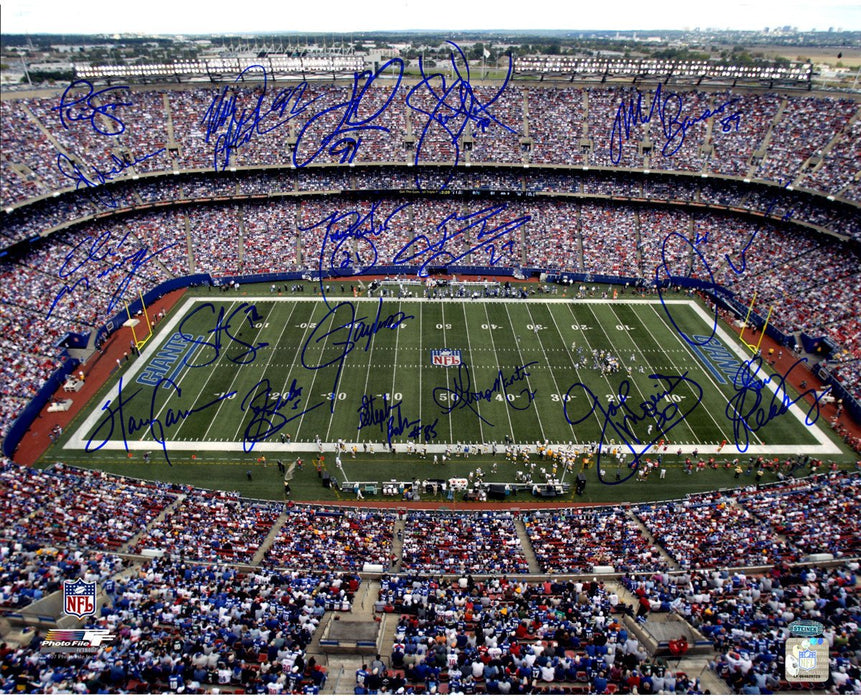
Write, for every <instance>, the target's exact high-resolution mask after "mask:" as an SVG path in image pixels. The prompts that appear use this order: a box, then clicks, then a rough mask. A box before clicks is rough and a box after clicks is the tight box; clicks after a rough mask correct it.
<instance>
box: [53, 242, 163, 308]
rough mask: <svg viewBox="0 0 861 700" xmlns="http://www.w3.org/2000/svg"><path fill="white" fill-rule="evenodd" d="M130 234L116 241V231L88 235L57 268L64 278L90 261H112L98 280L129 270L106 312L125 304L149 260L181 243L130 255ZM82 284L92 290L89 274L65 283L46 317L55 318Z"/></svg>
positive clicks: (142, 250) (141, 249) (102, 271)
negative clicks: (79, 257)
mask: <svg viewBox="0 0 861 700" xmlns="http://www.w3.org/2000/svg"><path fill="white" fill-rule="evenodd" d="M130 235H131V234H130V233H126V234H125V235H124V236H123V237H122V238H121V239H120V240H119V241H118V242H116V243H114V241H112V240H111V238H112V236H113V234H112V233H111V232H110V231H105V232H104V233H102V234H100V235H99V236H96V237H93V236H85V237H84V238H83V239H81V241H80V242H79V243H77V244H76V245H75V246H74V247H73V248H72V249H71V250H70V251H69V252H68V253H66V256H65V257H64V258H63V262H62V264H61V265H60V268H59V270H58V271H57V275H58V276H59V277H60V279H63V280H66V279H69V278H70V277H71V276H72V275H73V274H75V273H77V272H78V271H79V270H80V269H81V268H82V267H84V266H85V265H87V264H88V263H94V264H99V263H110V266H109V267H106V268H105V269H103V270H100V271H99V272H98V273H97V274H96V277H95V279H102V278H103V277H107V276H108V275H110V274H111V273H112V272H114V271H116V270H123V271H125V275H124V276H123V277H122V278H121V279H120V281H119V283H118V284H117V287H116V289H115V290H114V293H113V294H112V295H111V298H110V301H109V302H108V306H107V309H106V311H107V313H110V312H111V311H113V310H114V309H115V308H116V306H117V304H119V303H121V301H122V298H123V295H124V294H125V293H126V290H127V289H128V288H129V285H130V284H131V283H132V279H133V278H134V276H135V275H136V274H137V273H138V270H140V269H141V268H142V267H143V266H144V265H146V263H148V262H149V261H150V260H152V259H153V258H155V257H157V256H159V255H161V254H162V253H163V252H165V251H166V250H170V249H171V248H173V247H174V246H177V245H179V244H178V243H170V244H168V245H166V246H163V247H161V248H159V249H158V250H156V251H153V252H152V253H149V254H147V253H148V250H149V249H148V248H146V247H143V248H139V249H137V250H135V251H134V252H132V253H128V254H126V253H125V251H124V250H121V249H122V248H123V246H124V245H125V243H126V241H127V240H130V239H129V236H130ZM87 243H89V246H87ZM79 253H83V259H82V260H80V261H77V262H75V257H76V256H77V255H78V254H79ZM127 266H129V267H127ZM78 286H83V288H84V289H85V290H89V288H90V278H89V276H88V275H81V276H80V277H79V278H78V279H76V280H75V281H74V282H73V283H72V284H68V283H66V284H64V285H63V286H62V288H61V289H60V291H59V292H57V295H56V296H55V297H54V301H53V302H51V308H50V309H48V314H47V315H46V316H45V318H51V315H52V314H53V313H54V309H55V308H56V307H57V304H58V303H59V302H60V301H61V300H62V299H63V298H64V297H65V296H66V295H67V294H71V293H72V292H73V291H74V290H75V289H76V288H77V287H78Z"/></svg>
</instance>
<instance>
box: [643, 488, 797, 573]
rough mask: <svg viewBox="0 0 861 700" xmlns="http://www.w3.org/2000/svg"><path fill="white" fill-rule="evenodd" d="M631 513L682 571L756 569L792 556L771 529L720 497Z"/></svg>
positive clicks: (788, 546)
mask: <svg viewBox="0 0 861 700" xmlns="http://www.w3.org/2000/svg"><path fill="white" fill-rule="evenodd" d="M634 513H635V514H636V515H637V517H638V518H639V519H640V520H641V521H642V522H643V523H644V524H645V525H646V527H647V528H648V530H649V532H650V533H651V535H652V536H653V537H654V539H655V542H657V543H658V544H660V545H661V546H662V547H663V548H664V549H666V550H667V552H668V553H669V555H670V556H671V557H673V559H674V560H675V561H676V563H677V564H678V566H679V567H680V568H682V569H692V568H707V567H726V566H761V565H764V564H771V563H778V562H783V561H787V562H791V561H794V560H795V559H796V556H797V555H796V552H795V550H794V548H793V547H792V545H791V544H790V543H788V542H786V541H785V540H783V539H782V538H780V537H777V536H776V533H775V532H774V530H773V529H772V527H771V526H770V525H768V524H767V523H763V522H762V521H761V520H760V519H759V518H757V517H755V516H753V515H752V514H751V513H749V512H748V511H746V510H744V509H743V508H740V507H739V506H738V505H737V504H736V503H735V502H734V501H733V500H732V499H730V498H727V497H725V496H722V495H720V494H716V495H712V494H708V495H702V496H692V497H691V498H688V499H685V500H684V501H681V502H678V501H670V502H667V503H654V504H643V505H639V506H636V507H635V508H634Z"/></svg>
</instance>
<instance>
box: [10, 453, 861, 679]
mask: <svg viewBox="0 0 861 700" xmlns="http://www.w3.org/2000/svg"><path fill="white" fill-rule="evenodd" d="M859 490H861V479H859V477H858V475H857V474H842V473H838V472H832V473H828V474H822V475H819V476H814V477H809V478H807V479H800V480H795V479H785V480H783V481H781V482H778V483H775V484H772V485H769V486H766V487H760V488H754V487H748V488H743V489H739V490H737V491H735V492H727V493H723V494H712V495H701V496H695V497H689V498H687V499H684V500H682V501H676V502H665V503H654V504H641V505H639V506H636V507H635V508H634V509H633V512H634V514H635V515H636V517H637V518H639V519H640V521H642V522H643V523H644V524H645V525H646V526H647V527H648V528H649V530H650V531H651V533H652V534H653V536H654V537H655V540H656V542H658V543H659V544H661V545H662V546H663V547H664V548H665V549H666V550H667V551H668V552H669V554H670V555H671V556H672V557H673V558H674V560H675V561H674V562H671V563H670V567H669V568H670V569H671V572H668V571H667V570H666V569H667V568H668V567H667V563H666V562H664V560H663V559H662V558H661V555H660V553H659V552H658V550H657V549H656V548H655V547H654V546H653V545H650V544H649V542H648V541H647V540H646V538H645V537H644V536H643V535H642V534H641V533H640V532H639V530H638V525H637V523H636V522H635V521H634V520H632V519H631V517H630V516H629V514H628V513H627V512H626V511H625V510H624V509H622V508H621V507H616V508H583V509H564V510H559V511H535V512H524V513H520V514H519V515H518V516H517V517H519V518H520V519H521V520H522V523H523V525H524V527H525V530H526V533H527V536H528V537H529V540H530V543H531V547H532V549H533V551H534V552H535V554H536V557H537V560H538V563H539V565H540V566H541V568H542V570H543V571H544V572H545V573H547V574H550V575H553V574H555V573H584V572H586V571H588V570H589V569H590V567H592V566H604V565H608V564H612V565H613V566H614V567H615V568H616V570H617V571H619V572H624V573H623V576H622V578H621V583H622V584H623V585H624V586H625V587H627V588H628V590H629V591H630V592H631V593H632V594H633V595H634V597H635V598H636V599H637V600H638V603H637V605H636V606H632V605H630V604H628V602H627V600H628V598H627V597H626V596H624V595H621V593H620V592H619V591H618V590H617V589H616V587H615V585H616V584H614V583H613V582H605V581H598V580H597V579H594V578H593V579H592V580H584V581H575V580H567V581H557V580H555V579H548V580H544V581H538V582H525V581H520V580H518V579H517V578H512V577H516V576H517V575H518V574H521V573H526V572H527V571H528V567H527V565H526V558H525V555H524V553H523V550H522V548H521V544H520V540H519V538H518V536H517V531H516V528H515V520H514V516H513V515H512V514H511V513H508V512H504V511H491V512H488V511H464V512H460V513H453V512H430V511H415V512H414V511H410V512H408V513H406V514H403V513H402V514H400V516H397V515H396V513H395V512H394V511H379V510H370V509H351V508H337V507H329V508H322V507H311V506H297V505H293V504H288V505H287V506H286V508H285V507H284V505H283V504H280V503H267V502H260V501H248V500H242V499H239V498H237V497H235V496H234V495H231V494H227V493H220V492H209V491H203V490H200V489H196V488H193V487H188V486H171V485H167V484H162V483H158V482H146V481H139V480H135V479H130V478H125V477H117V476H113V475H110V474H104V473H100V472H90V471H85V470H81V469H78V468H75V467H71V466H67V465H62V464H56V465H54V466H53V467H51V468H50V469H47V470H36V469H30V468H25V467H21V466H18V465H15V464H13V463H10V462H8V461H4V462H3V464H2V471H0V503H2V520H3V523H4V525H3V528H2V530H0V606H3V607H4V608H7V609H13V610H20V609H21V608H23V607H24V606H26V605H28V604H30V603H31V602H34V601H38V600H40V599H42V598H44V597H45V596H47V595H50V594H51V593H54V592H55V591H57V590H58V589H59V586H60V584H61V582H62V581H63V580H67V579H74V578H78V577H80V578H82V579H84V580H85V581H88V582H98V583H99V584H100V585H101V588H102V592H103V593H104V594H105V595H106V599H105V601H104V603H103V606H102V608H101V611H100V615H99V616H98V617H97V618H95V619H93V620H90V621H89V622H88V623H87V626H88V627H95V628H98V629H104V630H106V631H108V632H110V633H111V634H113V635H115V639H116V641H115V642H113V643H112V644H110V645H105V646H104V647H103V648H101V649H100V650H99V652H98V653H97V654H94V655H80V656H74V657H65V658H64V659H63V660H62V661H54V662H51V663H48V661H47V657H46V656H44V655H41V654H39V653H38V649H39V646H40V644H41V642H42V641H43V638H42V637H41V636H40V635H38V634H37V636H36V637H35V638H34V639H33V641H32V642H31V643H30V644H29V645H28V646H24V647H22V648H20V649H13V648H11V647H7V646H4V647H2V653H0V689H2V690H3V691H4V692H8V691H12V690H17V691H25V692H26V691H39V692H63V691H70V692H98V691H100V690H102V691H104V690H108V691H133V692H158V691H165V690H170V691H178V690H185V691H189V692H196V691H200V690H205V689H211V688H213V687H217V688H220V689H222V690H229V689H234V688H235V689H241V690H243V691H245V692H263V693H273V692H282V691H284V692H304V693H316V692H319V691H320V690H321V689H322V687H323V685H324V683H325V680H326V669H325V668H322V667H321V666H320V665H319V664H318V663H317V662H316V660H314V659H313V658H310V657H309V656H308V654H307V651H306V647H307V646H308V644H309V643H310V641H311V639H312V637H313V635H314V633H315V631H316V629H317V627H318V626H319V624H320V620H321V619H322V617H323V615H324V613H326V612H327V611H331V612H332V613H333V614H338V613H342V612H344V611H349V610H350V609H351V607H352V603H353V598H354V596H355V594H356V591H357V590H358V587H359V583H360V579H359V578H358V575H357V572H358V571H360V570H361V569H362V567H363V566H364V564H366V563H371V564H381V565H382V567H383V569H384V571H385V570H389V569H390V565H392V566H400V567H401V568H402V570H403V571H404V573H403V574H387V575H385V576H384V577H383V579H382V581H381V584H380V593H379V606H380V610H381V611H384V612H389V613H394V614H396V615H397V616H398V620H399V621H398V624H397V628H396V631H395V637H394V641H393V643H392V647H391V650H390V653H389V659H390V666H389V667H386V665H385V664H382V663H381V664H377V665H374V666H372V668H371V669H369V670H367V671H365V670H364V669H363V671H362V672H360V673H359V674H357V692H373V691H388V692H396V691H398V690H399V689H403V690H404V691H406V690H407V689H408V688H409V689H410V690H411V691H414V692H446V691H448V692H464V693H473V692H487V693H497V692H499V693H503V694H508V693H514V692H549V691H560V690H563V689H566V688H567V689H569V690H570V689H577V690H578V691H579V692H594V693H598V694H602V693H605V692H607V693H611V694H612V693H617V692H637V693H639V694H651V693H660V692H669V693H675V694H679V693H682V694H684V693H697V692H701V688H700V686H699V684H698V681H697V679H694V678H688V677H687V676H685V675H682V674H675V673H671V672H670V671H668V670H667V669H666V668H665V666H664V665H663V664H662V663H661V662H656V660H655V659H654V658H653V657H652V656H650V655H649V654H647V652H646V650H645V649H644V648H643V647H642V646H641V644H640V643H639V642H638V640H637V639H636V638H635V637H633V636H629V634H628V631H627V626H626V625H622V624H621V618H622V616H623V615H627V616H628V621H629V622H630V621H631V620H632V619H634V618H637V619H638V620H639V621H640V622H641V623H642V622H645V621H646V620H647V619H648V617H649V615H651V614H652V613H657V612H664V613H669V612H673V613H677V614H678V615H680V616H682V617H683V618H684V619H685V620H686V621H687V622H688V623H690V625H691V626H692V627H693V628H694V629H696V630H697V631H699V632H700V633H702V635H704V636H705V637H706V638H707V639H708V640H710V641H711V642H712V643H713V644H714V648H715V651H716V654H717V655H716V656H715V657H714V660H713V662H712V664H711V667H712V669H713V670H714V671H715V673H717V674H718V675H719V676H720V677H722V678H723V679H724V680H725V681H726V682H727V683H728V685H729V686H730V687H731V688H732V689H733V690H735V691H737V692H744V693H747V692H756V690H758V691H759V692H769V691H776V690H780V689H784V686H785V684H786V681H784V680H781V679H782V678H783V676H782V673H781V670H782V669H783V667H784V656H785V649H784V642H785V640H786V639H787V638H788V637H789V636H791V635H790V633H789V630H788V626H789V623H791V622H793V621H797V620H805V621H815V622H821V623H822V624H823V626H824V632H823V636H824V637H825V638H826V640H827V641H828V643H829V645H830V647H831V649H832V654H831V658H830V663H831V674H830V678H829V681H828V683H827V684H826V686H825V687H826V688H827V689H829V690H831V691H833V692H848V693H858V692H859V691H861V677H859V675H858V668H859V664H858V656H857V655H858V653H859V649H861V634H859V628H858V624H857V621H858V615H859V614H861V608H859V599H858V593H857V590H858V579H857V575H858V564H857V562H852V561H851V560H850V561H849V562H844V563H841V564H839V565H838V566H837V567H836V568H817V567H813V566H811V565H799V564H793V567H792V568H790V567H789V566H788V565H789V564H790V563H793V562H795V561H796V560H799V559H800V558H801V557H802V556H806V555H810V554H817V553H828V554H831V555H833V556H834V557H835V558H845V557H849V558H852V557H855V558H857V557H858V556H859V553H861V539H859V536H858V532H857V528H858V522H859V521H861V518H859V514H861V513H859V505H858V504H859V498H858V497H859V493H860V491H859ZM279 516H283V518H282V519H281V522H280V530H279V532H278V533H277V535H276V537H275V540H274V543H273V545H272V547H271V549H270V550H269V552H268V554H267V558H266V559H265V560H264V566H265V567H266V568H250V569H248V568H246V569H244V570H240V569H237V568H233V567H232V566H231V563H233V562H235V563H243V564H247V563H250V562H251V560H252V558H253V557H254V555H255V554H256V553H257V552H258V550H259V547H260V545H261V544H262V542H263V540H264V539H265V538H266V535H267V534H269V533H270V532H271V531H272V528H273V526H274V525H275V524H276V521H277V520H278V518H279ZM396 517H402V518H403V535H402V537H403V559H402V561H401V562H398V561H396V560H391V551H392V549H393V547H392V545H393V534H392V533H393V532H395V531H397V529H398V528H397V527H396ZM132 542H133V543H134V546H133V547H132V548H131V551H133V552H140V551H143V550H144V549H152V548H155V549H162V550H164V554H163V555H161V556H158V557H156V558H154V559H149V560H146V561H145V562H144V563H143V564H140V563H138V564H137V565H134V562H132V561H128V560H124V558H123V555H122V554H121V552H124V551H125V550H126V548H127V545H128V544H130V543H132ZM214 562H219V563H217V564H216V563H214ZM676 565H677V566H676ZM763 565H764V566H769V567H771V569H770V570H768V571H767V572H765V573H757V574H751V573H747V574H745V573H742V572H740V571H737V570H736V571H732V572H730V571H728V569H730V568H732V567H736V566H743V567H748V566H763ZM342 571H344V572H353V573H343V574H342V573H338V572H342ZM310 572H314V573H310ZM646 572H648V573H646ZM479 573H481V574H490V576H489V577H487V578H486V579H484V580H480V581H479V580H476V579H474V578H473V574H479ZM444 574H448V575H453V577H446V578H443V576H442V575H444ZM109 580H110V581H111V585H110V586H107V585H106V584H107V582H108V581H109ZM386 651H389V650H386ZM786 687H789V686H786ZM755 689H756V690H755Z"/></svg>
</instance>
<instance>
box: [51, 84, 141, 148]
mask: <svg viewBox="0 0 861 700" xmlns="http://www.w3.org/2000/svg"><path fill="white" fill-rule="evenodd" d="M81 88H85V89H86V90H87V92H85V93H81V94H70V93H77V91H78V89H81ZM128 89H129V88H128V85H116V86H113V87H107V88H102V89H101V90H97V91H96V92H93V84H92V83H91V82H90V81H89V80H75V81H74V82H73V83H71V84H70V85H69V86H68V87H67V88H66V89H65V90H64V91H63V95H62V97H61V98H60V104H59V105H57V106H56V107H52V108H51V109H52V110H53V111H57V112H59V113H60V123H61V124H62V125H63V128H64V129H68V128H70V127H69V122H81V121H84V122H90V125H91V126H92V127H93V131H96V132H97V133H99V134H102V135H103V136H119V135H120V134H121V133H123V132H124V131H125V130H126V125H125V124H123V122H122V120H121V119H120V118H119V117H118V116H116V115H115V114H114V112H115V111H116V110H117V109H118V108H119V107H131V106H132V103H131V102H107V101H105V98H106V97H107V95H108V93H109V92H113V91H115V90H128ZM97 97H98V98H99V100H98V101H94V100H95V98H97ZM99 101H103V102H104V103H103V104H99V103H98V102H99ZM97 115H101V116H102V117H104V119H105V120H106V121H107V122H108V123H109V126H108V127H107V129H103V128H102V127H101V126H100V125H99V122H98V121H97V120H96V116H97Z"/></svg>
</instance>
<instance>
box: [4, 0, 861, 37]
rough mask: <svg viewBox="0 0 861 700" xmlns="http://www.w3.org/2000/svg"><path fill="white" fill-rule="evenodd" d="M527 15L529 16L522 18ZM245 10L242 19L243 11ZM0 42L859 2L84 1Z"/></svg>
mask: <svg viewBox="0 0 861 700" xmlns="http://www.w3.org/2000/svg"><path fill="white" fill-rule="evenodd" d="M527 7H528V14H526V13H525V10H526V8H527ZM243 10H244V11H243ZM0 12H2V26H3V33H4V34H21V33H29V34H113V33H117V34H127V33H138V34H168V35H174V34H253V33H273V32H308V33H318V32H324V33H325V32H329V33H351V32H355V33H361V32H371V31H415V30H418V31H469V30H482V29H484V30H500V31H518V30H521V31H529V30H548V29H550V30H552V29H557V30H560V31H562V30H572V31H588V30H609V31H613V30H617V31H633V30H636V31H644V32H645V31H657V30H683V29H694V28H700V29H702V30H705V29H714V30H739V31H761V30H762V29H764V28H765V27H770V28H774V27H784V26H790V27H797V28H798V29H799V30H800V31H810V30H813V29H816V30H818V31H827V30H829V29H833V30H844V31H858V30H861V4H859V3H853V2H847V1H845V0H826V1H825V2H820V3H816V4H814V3H812V2H808V1H804V2H801V1H795V2H791V1H790V2H780V1H779V0H766V1H765V2H756V1H754V0H730V2H727V3H723V4H721V5H719V6H714V5H711V4H705V3H700V4H692V3H688V2H683V1H682V0H670V2H665V3H662V4H660V5H650V4H646V3H638V2H633V1H631V0H623V1H621V2H617V3H615V4H614V5H613V6H610V7H609V8H607V7H604V6H594V5H591V6H580V5H575V4H571V5H561V4H559V3H556V2H549V1H548V0H537V2H530V3H529V4H528V6H525V5H524V4H523V3H519V2H513V1H511V0H504V1H503V2H494V3H487V2H481V3H473V4H464V3H462V2H454V0H439V1H438V2H434V3H432V4H430V5H426V4H423V3H419V2H417V1H416V0H396V2H394V3H391V4H387V5H386V6H385V7H384V8H383V7H378V6H375V5H373V4H371V5H362V4H359V3H349V2H346V1H345V0H330V2H329V3H327V11H326V12H317V11H316V8H312V6H304V5H298V6H295V5H294V6H286V5H284V4H281V3H278V4H275V3H273V4H270V3H262V4H259V5H256V6H251V8H250V10H249V9H248V8H247V7H242V6H237V5H234V4H233V3H228V2H225V1H224V0H216V1H215V2H208V3H205V4H203V3H193V2H192V3H185V4H181V3H168V2H166V1H165V0H151V2H148V3H142V4H138V5H126V6H124V7H122V10H121V11H119V12H118V11H117V6H116V4H115V3H108V2H106V1H105V0H91V1H88V2H80V3H76V4H74V5H72V4H68V3H64V2H58V0H41V1H39V2H34V1H33V0H11V1H10V2H6V3H4V4H3V6H2V9H0Z"/></svg>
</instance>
